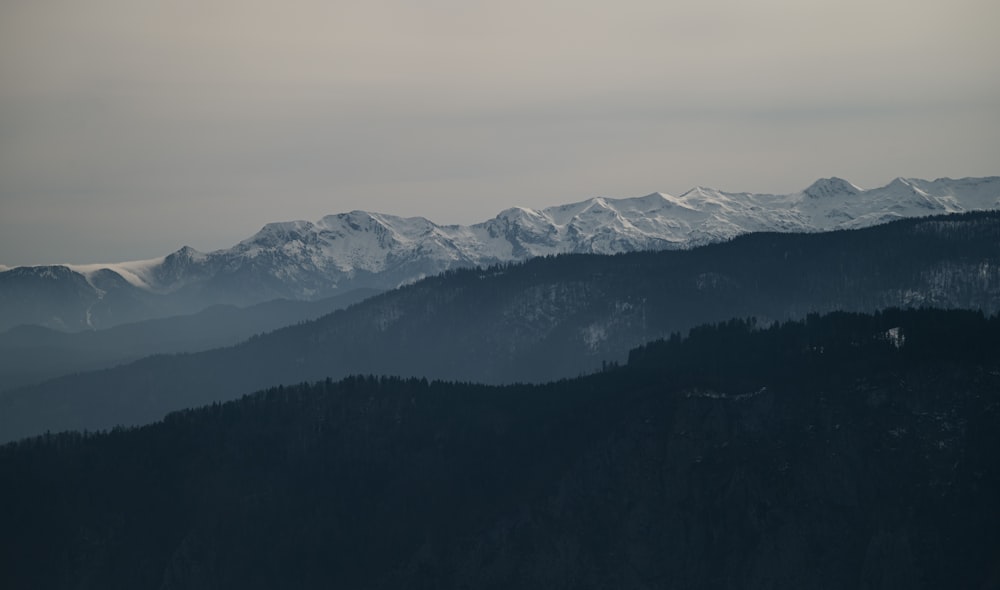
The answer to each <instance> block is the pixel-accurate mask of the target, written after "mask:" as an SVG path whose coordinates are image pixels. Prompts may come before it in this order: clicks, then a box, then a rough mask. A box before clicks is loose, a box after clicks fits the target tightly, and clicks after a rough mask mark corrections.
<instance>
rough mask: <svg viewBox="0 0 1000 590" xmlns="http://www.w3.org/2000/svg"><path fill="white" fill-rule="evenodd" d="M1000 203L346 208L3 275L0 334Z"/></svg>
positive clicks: (915, 194)
mask: <svg viewBox="0 0 1000 590" xmlns="http://www.w3.org/2000/svg"><path fill="white" fill-rule="evenodd" d="M998 208H1000V177H987V178H963V179H958V180H954V179H949V178H941V179H937V180H933V181H927V180H920V179H903V178H897V179H895V180H893V181H892V182H891V183H889V184H888V185H886V186H883V187H880V188H875V189H870V190H864V189H861V188H859V187H857V186H855V185H853V184H851V183H850V182H848V181H846V180H843V179H840V178H825V179H821V180H818V181H816V182H815V183H813V184H812V185H811V186H809V187H808V188H806V189H805V190H803V191H800V192H797V193H792V194H786V195H772V194H755V193H746V192H744V193H731V192H723V191H719V190H715V189H710V188H704V187H697V188H694V189H691V190H690V191H688V192H686V193H684V194H682V195H680V196H678V197H675V196H672V195H668V194H663V193H653V194H650V195H647V196H644V197H638V198H627V199H611V198H592V199H588V200H585V201H581V202H578V203H572V204H569V205H562V206H556V207H549V208H545V209H540V210H535V209H528V208H522V207H515V208H511V209H507V210H505V211H503V212H501V213H500V214H499V215H497V216H496V217H494V218H493V219H490V220H488V221H485V222H482V223H478V224H474V225H469V226H462V225H438V224H435V223H433V222H431V221H430V220H428V219H425V218H422V217H414V218H402V217H396V216H392V215H386V214H381V213H369V212H364V211H352V212H350V213H341V214H337V215H330V216H327V217H324V218H322V219H320V220H319V221H316V222H308V221H291V222H281V223H271V224H268V225H266V226H264V228H263V229H261V230H260V231H259V232H258V233H257V234H255V235H253V236H251V237H250V238H247V239H246V240H244V241H242V242H240V243H239V244H237V245H235V246H233V247H232V248H228V249H223V250H217V251H214V252H209V253H202V252H198V251H196V250H194V249H193V248H190V247H184V248H181V249H180V250H178V251H176V252H174V253H172V254H169V255H167V256H164V257H161V258H157V259H152V260H144V261H131V262H122V263H116V264H90V265H51V266H35V267H16V268H12V269H8V270H5V271H4V272H0V330H4V329H8V328H10V327H13V326H16V325H19V324H38V325H43V326H47V327H50V328H55V329H60V330H67V331H76V330H83V329H94V328H106V327H110V326H114V325H119V324H123V323H129V322H135V321H141V320H146V319H151V318H155V317H165V316H171V315H177V314H190V313H195V312H198V311H200V310H202V309H204V308H206V307H208V306H211V305H217V304H228V305H239V306H246V305H253V304H257V303H261V302H264V301H268V300H273V299H277V298H286V299H301V300H314V299H320V298H324V297H329V296H331V295H335V294H340V293H343V292H344V291H347V290H350V289H354V288H359V287H364V288H376V289H388V288H394V287H397V286H399V285H402V284H406V283H410V282H413V281H415V280H418V279H420V278H422V277H425V276H432V275H435V274H438V273H440V272H442V271H445V270H449V269H453V268H461V267H475V266H488V265H492V264H497V263H505V262H515V261H522V260H527V259H529V258H532V257H537V256H545V255H554V254H580V253H593V254H617V253H624V252H634V251H640V250H668V249H682V248H690V247H694V246H699V245H705V244H709V243H714V242H719V241H723V240H728V239H731V238H733V237H735V236H737V235H741V234H745V233H751V232H762V231H775V232H816V231H830V230H835V229H853V228H861V227H868V226H872V225H876V224H879V223H884V222H886V221H891V220H894V219H900V218H907V217H919V216H926V215H932V214H940V213H955V212H963V211H974V210H987V209H998Z"/></svg>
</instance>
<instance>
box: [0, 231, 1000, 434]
mask: <svg viewBox="0 0 1000 590" xmlns="http://www.w3.org/2000/svg"><path fill="white" fill-rule="evenodd" d="M926 306H932V307H939V308H962V309H973V310H980V311H981V312H985V313H997V312H1000V212H977V213H966V214H955V215H945V216H937V217H931V218H920V219H905V220H900V221H896V222H892V223H888V224H883V225H879V226H876V227H870V228H865V229H859V230H840V231H834V232H824V233H809V234H795V233H787V234H781V233H754V234H748V235H743V236H739V237H737V238H735V239H733V240H731V241H728V242H724V243H719V244H711V245H708V246H702V247H698V248H692V249H687V250H671V251H659V252H634V253H626V254H619V255H615V256H606V255H594V254H576V255H562V256H555V257H539V258H534V259H532V260H529V261H526V262H523V263H508V264H498V265H494V266H491V267H487V268H479V269H456V270H451V271H447V272H445V273H443V274H441V275H438V276H435V277H429V278H427V279H424V280H421V281H419V282H416V283H414V284H411V285H407V286H405V287H402V288H399V289H395V290H392V291H389V292H386V293H382V294H380V295H377V296H375V297H372V298H369V299H366V300H364V301H362V302H360V303H357V304H355V305H353V306H351V307H349V308H347V309H345V310H341V311H335V312H333V313H332V314H328V315H325V316H323V317H321V318H318V319H316V320H313V321H309V322H304V323H301V324H298V325H295V326H290V327H287V328H283V329H280V330H276V331H274V332H270V333H267V334H263V335H261V336H258V337H254V338H251V339H250V340H248V341H246V342H243V343H241V344H239V345H236V346H231V347H227V348H221V349H216V350H210V351H205V352H201V353H197V354H171V355H159V356H154V357H148V358H145V359H142V360H139V361H136V362H134V363H131V364H128V365H124V366H121V367H117V368H113V369H107V370H102V371H97V372H91V373H83V374H79V375H73V376H66V377H62V378H59V379H55V380H52V381H48V382H45V383H42V384H39V385H36V386H32V387H27V388H22V389H14V390H10V391H6V392H2V393H0V441H3V440H12V439H15V438H18V437H21V436H27V435H31V434H37V433H40V432H44V431H46V430H52V431H56V430H61V429H67V428H72V429H84V428H86V429H95V428H109V427H112V426H114V425H116V424H140V423H146V422H151V421H153V420H156V419H159V418H160V417H162V416H163V415H164V414H165V413H166V412H168V411H171V410H177V409H181V408H185V407H193V406H198V405H202V404H207V403H211V402H213V401H216V400H225V399H232V398H234V397H237V396H239V395H242V394H245V393H247V392H250V391H254V390H257V389H261V388H264V387H269V386H274V385H278V384H292V383H298V382H302V381H315V380H321V379H325V378H327V377H333V378H339V377H342V376H344V375H349V374H375V375H400V376H417V377H426V378H429V379H449V380H461V381H475V382H481V383H513V382H544V381H549V380H554V379H559V378H565V377H571V376H575V375H578V374H581V373H590V372H593V371H595V370H600V369H601V368H602V366H603V365H604V363H612V364H613V363H616V362H621V361H623V360H624V359H625V356H626V354H627V352H628V350H630V349H631V348H633V347H635V346H638V345H640V344H643V343H645V342H648V341H650V340H653V339H655V338H659V337H665V336H669V335H670V334H671V333H674V332H684V331H686V330H688V329H690V328H692V327H694V326H696V325H699V324H703V323H707V322H718V321H723V320H726V319H729V318H732V317H738V318H746V317H754V318H757V320H758V321H759V322H760V323H761V324H762V325H767V324H769V323H770V322H773V321H783V320H787V319H796V318H803V317H805V316H807V315H808V314H810V313H816V312H828V311H834V310H845V311H863V312H871V311H875V310H879V309H885V308H888V307H926Z"/></svg>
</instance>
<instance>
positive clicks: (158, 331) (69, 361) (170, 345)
mask: <svg viewBox="0 0 1000 590" xmlns="http://www.w3.org/2000/svg"><path fill="white" fill-rule="evenodd" d="M377 293H379V291H377V290H375V289H354V290H351V291H347V292H345V293H342V294H340V295H334V296H332V297H327V298H325V299H320V300H318V301H289V300H287V299H279V300H275V301H268V302H266V303H259V304H257V305H252V306H250V307H235V306H232V305H216V306H212V307H209V308H207V309H204V310H202V311H200V312H198V313H196V314H191V315H183V316H171V317H168V318H160V319H154V320H146V321H142V322H135V323H131V324H121V325H118V326H115V327H113V328H108V329H106V330H84V331H82V332H70V333H67V332H61V331H58V330H53V329H51V328H45V327H42V326H17V327H15V328H11V329H10V330H7V331H6V332H0V391H4V390H7V389H12V388H15V387H22V386H25V385H30V384H32V383H40V382H42V381H45V380H46V379H51V378H53V377H58V376H60V375H68V374H71V373H77V372H82V371H93V370H96V369H103V368H107V367H113V366H115V365H120V364H122V363H125V362H128V361H134V360H136V359H139V358H142V357H145V356H149V355H152V354H167V353H178V352H198V351H201V350H209V349H212V348H219V347H222V346H232V345H234V344H237V343H239V342H242V341H243V340H246V339H247V338H250V337H251V336H253V335H255V334H260V333H263V332H269V331H271V330H276V329H278V328H282V327H285V326H290V325H292V324H296V323H298V322H304V321H307V320H313V319H316V318H318V317H321V316H324V315H326V314H328V313H331V312H333V311H336V310H338V309H343V308H345V307H348V306H350V305H352V304H354V303H357V302H359V301H361V300H363V299H365V298H367V297H371V296H373V295H376V294H377Z"/></svg>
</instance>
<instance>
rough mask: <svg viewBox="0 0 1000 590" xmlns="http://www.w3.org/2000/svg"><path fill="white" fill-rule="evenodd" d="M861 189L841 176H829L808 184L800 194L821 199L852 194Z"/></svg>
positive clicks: (857, 192)
mask: <svg viewBox="0 0 1000 590" xmlns="http://www.w3.org/2000/svg"><path fill="white" fill-rule="evenodd" d="M861 191H862V189H861V188H860V187H858V186H857V185H855V184H852V183H851V182H848V181H846V180H844V179H843V178H837V177H836V176H831V177H830V178H820V179H819V180H817V181H816V182H814V183H812V184H811V185H809V188H807V189H806V190H804V191H802V194H803V195H805V196H807V197H810V198H813V199H823V198H827V197H835V196H852V195H857V194H859V193H861Z"/></svg>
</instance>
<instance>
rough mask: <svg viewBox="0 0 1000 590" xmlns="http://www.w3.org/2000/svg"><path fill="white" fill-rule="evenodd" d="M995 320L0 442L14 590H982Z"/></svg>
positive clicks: (301, 399)
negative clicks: (522, 381)
mask: <svg viewBox="0 0 1000 590" xmlns="http://www.w3.org/2000/svg"><path fill="white" fill-rule="evenodd" d="M998 449H1000V318H998V317H997V316H985V315H984V314H982V313H980V312H971V311H954V310H952V311H945V310H934V309H921V310H895V309H892V310H887V311H883V312H879V313H876V314H870V315H865V314H854V313H844V312H838V313H832V314H827V315H809V316H808V317H807V318H805V319H804V320H801V321H795V322H783V323H774V324H768V323H762V322H758V321H754V320H750V319H748V320H730V321H727V322H723V323H719V324H713V325H706V326H702V327H698V328H696V329H694V330H692V331H691V332H690V334H689V335H688V336H686V337H681V336H680V335H679V334H675V335H674V336H672V337H669V338H666V339H663V340H660V341H657V342H652V343H650V344H648V345H646V346H643V347H640V348H637V349H635V350H633V351H632V353H630V355H629V357H628V360H627V362H625V363H624V364H622V365H621V366H617V365H616V364H614V363H612V364H609V365H607V366H606V367H605V370H603V371H601V372H599V373H596V374H593V375H589V376H586V377H580V378H575V379H566V380H561V381H558V382H554V383H550V384H547V385H508V386H485V385H474V384H468V383H456V382H443V381H427V380H425V379H400V378H391V377H376V376H354V377H348V378H345V379H343V380H338V381H334V380H330V379H327V380H324V381H319V382H315V383H303V384H300V385H292V386H283V387H276V388H271V389H267V390H264V391H260V392H258V393H255V394H252V395H247V396H244V397H242V398H241V399H239V400H236V401H231V402H227V403H222V404H218V403H217V404H213V405H210V406H207V407H203V408H198V409H191V410H185V411H181V412H176V413H173V414H170V415H169V416H167V418H166V419H165V420H163V421H161V422H158V423H156V424H152V425H148V426H144V427H141V428H118V429H115V430H113V431H110V432H102V433H89V434H82V433H61V434H47V435H44V436H40V437H34V438H30V439H25V440H23V441H20V442H18V443H12V444H8V445H6V446H4V447H2V448H0V503H2V505H3V506H4V507H5V509H4V511H3V512H2V520H0V527H2V528H3V530H4V531H6V534H5V535H4V536H3V537H2V539H3V540H2V541H0V543H2V545H0V586H3V587H5V588H29V587H30V588H140V587H141V588H148V587H154V588H165V589H168V588H274V587H302V588H328V587H346V588H511V587H517V588H609V587H630V588H669V587H684V588H776V587H782V588H784V587H805V588H845V587H862V588H943V587H954V588H980V587H987V588H990V587H996V585H997V583H998V582H1000V569H998V567H997V564H1000V511H998V510H997V498H998V497H1000V466H998V464H997V461H996V452H997V450H998Z"/></svg>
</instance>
